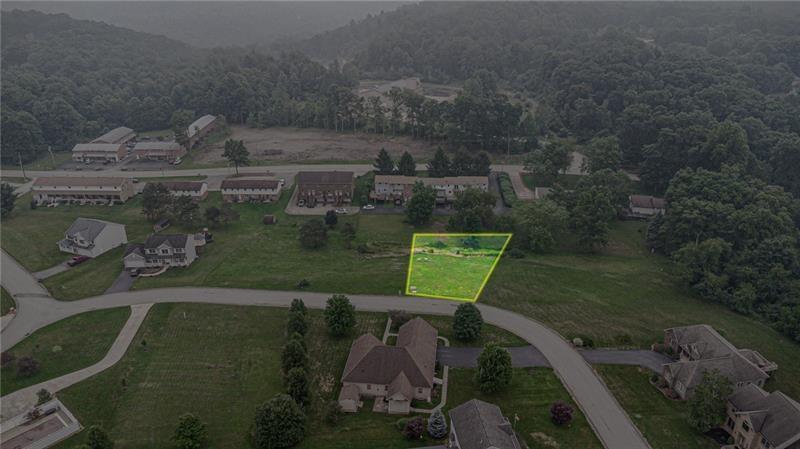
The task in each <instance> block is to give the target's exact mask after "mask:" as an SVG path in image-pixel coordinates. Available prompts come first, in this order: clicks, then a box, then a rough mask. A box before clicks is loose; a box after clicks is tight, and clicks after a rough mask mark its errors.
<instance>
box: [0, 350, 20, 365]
mask: <svg viewBox="0 0 800 449" xmlns="http://www.w3.org/2000/svg"><path fill="white" fill-rule="evenodd" d="M16 359H17V356H15V355H14V354H12V353H10V352H8V351H5V352H2V353H0V367H2V368H5V367H7V366H9V365H11V364H12V363H14V360H16Z"/></svg>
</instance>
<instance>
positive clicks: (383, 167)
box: [373, 148, 394, 175]
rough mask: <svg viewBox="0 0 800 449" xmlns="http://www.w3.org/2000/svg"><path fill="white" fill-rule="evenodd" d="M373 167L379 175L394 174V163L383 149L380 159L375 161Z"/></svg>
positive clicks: (379, 154) (379, 155)
mask: <svg viewBox="0 0 800 449" xmlns="http://www.w3.org/2000/svg"><path fill="white" fill-rule="evenodd" d="M373 166H374V167H375V171H376V172H377V173H378V174H379V175H391V174H392V173H394V161H393V160H392V157H391V156H389V153H388V152H386V149H384V148H381V151H380V152H379V153H378V157H377V159H375V164H374V165H373Z"/></svg>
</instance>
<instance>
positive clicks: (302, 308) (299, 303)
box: [289, 298, 308, 315]
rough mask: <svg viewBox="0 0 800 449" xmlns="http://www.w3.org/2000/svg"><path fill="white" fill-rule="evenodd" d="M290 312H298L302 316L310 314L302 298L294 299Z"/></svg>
mask: <svg viewBox="0 0 800 449" xmlns="http://www.w3.org/2000/svg"><path fill="white" fill-rule="evenodd" d="M289 311H290V312H298V313H300V314H302V315H306V314H308V309H306V303H304V302H303V300H302V299H300V298H294V299H293V300H292V305H291V306H290V307H289Z"/></svg>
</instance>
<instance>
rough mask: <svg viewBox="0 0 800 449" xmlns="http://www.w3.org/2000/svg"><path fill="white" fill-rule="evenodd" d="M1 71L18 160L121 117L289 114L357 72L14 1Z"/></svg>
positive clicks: (6, 140)
mask: <svg viewBox="0 0 800 449" xmlns="http://www.w3.org/2000/svg"><path fill="white" fill-rule="evenodd" d="M2 78H3V83H2V116H3V120H2V146H3V149H4V151H3V153H2V157H3V158H4V160H10V159H13V160H16V157H17V154H16V152H17V151H19V152H20V153H21V155H22V158H23V160H31V159H33V158H35V157H36V156H37V155H39V154H40V153H41V152H42V151H44V150H45V149H46V148H47V145H50V146H52V147H53V148H54V149H57V150H58V149H68V148H71V147H72V145H74V144H75V143H76V142H77V141H79V140H81V139H82V138H86V137H94V136H97V135H99V134H101V133H102V132H104V131H105V130H108V129H110V128H113V127H116V126H121V125H125V126H129V127H131V128H134V129H136V130H138V131H146V130H152V129H164V128H168V127H169V126H170V120H171V117H172V114H173V113H174V112H175V111H176V110H180V109H185V110H190V111H194V113H195V115H202V114H206V113H211V114H219V115H224V116H225V117H226V118H227V120H228V121H230V122H234V123H237V122H243V121H244V120H245V119H246V118H247V117H248V116H249V115H250V113H251V112H259V113H262V115H263V117H264V121H265V124H268V125H272V124H287V122H288V121H289V120H293V119H294V114H295V112H294V111H296V110H297V109H299V108H301V107H302V106H303V105H304V104H305V102H316V101H317V100H318V99H320V98H323V97H325V96H326V95H327V94H328V93H330V92H332V91H333V92H335V90H336V89H334V87H336V86H342V88H347V89H349V88H350V87H351V86H352V85H353V84H354V82H355V80H354V79H353V76H351V77H350V78H349V79H348V78H346V77H345V76H344V75H343V74H342V73H341V71H340V70H338V68H336V67H334V68H333V69H332V70H327V69H326V68H325V67H323V66H322V65H320V64H318V63H315V62H312V61H310V60H309V59H308V58H306V57H304V56H301V55H299V54H281V55H279V56H276V57H270V56H265V55H262V54H258V53H255V52H253V51H249V50H244V49H225V50H197V49H194V48H192V47H189V46H187V45H185V44H182V43H179V42H177V41H173V40H170V39H167V38H164V37H159V36H153V35H149V34H145V33H139V32H134V31H130V30H126V29H123V28H118V27H114V26H110V25H106V24H103V23H100V22H90V21H82V20H74V19H72V18H70V17H68V16H66V15H63V14H58V15H48V14H42V13H38V12H33V11H24V12H23V11H18V10H15V11H10V12H3V13H2ZM314 104H315V105H316V104H317V103H314ZM306 109H307V110H308V108H306ZM328 113H329V111H328V110H327V109H325V108H324V107H318V108H315V109H314V110H313V114H312V115H311V116H310V117H307V118H306V120H307V121H308V122H309V123H310V124H314V123H317V122H318V123H320V124H322V123H324V122H325V121H326V120H328ZM330 120H331V121H332V120H333V119H330ZM11 149H13V150H14V151H10V150H11Z"/></svg>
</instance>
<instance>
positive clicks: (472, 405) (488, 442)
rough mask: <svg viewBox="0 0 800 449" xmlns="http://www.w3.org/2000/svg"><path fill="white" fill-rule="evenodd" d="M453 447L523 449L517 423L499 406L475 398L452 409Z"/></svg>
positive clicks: (451, 439) (452, 448) (451, 429)
mask: <svg viewBox="0 0 800 449" xmlns="http://www.w3.org/2000/svg"><path fill="white" fill-rule="evenodd" d="M448 414H449V415H450V437H449V438H448V441H447V447H448V448H451V449H521V448H522V445H521V444H520V442H519V440H518V439H517V435H516V434H515V433H514V426H512V424H511V422H510V421H509V420H508V418H506V417H505V416H503V412H502V411H500V407H498V406H496V405H494V404H490V403H488V402H484V401H481V400H480V399H472V400H470V401H467V402H465V403H463V404H461V405H459V406H458V407H455V408H453V409H451V410H450V412H449V413H448Z"/></svg>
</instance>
